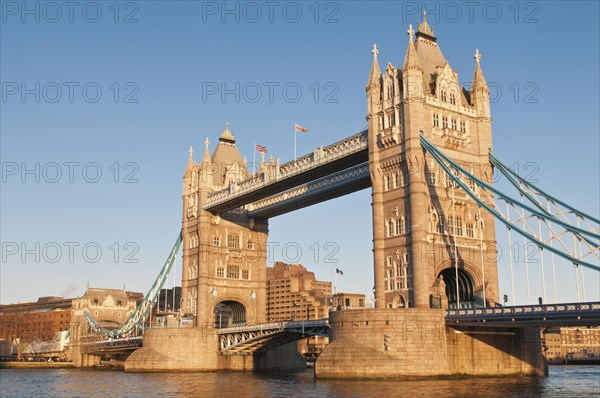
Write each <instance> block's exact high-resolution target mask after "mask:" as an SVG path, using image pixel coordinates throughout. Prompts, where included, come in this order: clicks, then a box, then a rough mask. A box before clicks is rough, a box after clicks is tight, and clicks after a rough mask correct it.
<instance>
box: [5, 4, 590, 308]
mask: <svg viewBox="0 0 600 398" xmlns="http://www.w3.org/2000/svg"><path fill="white" fill-rule="evenodd" d="M61 4H62V2H56V3H54V2H49V3H43V2H6V1H2V2H1V7H2V9H1V11H2V20H1V24H0V74H1V76H0V80H1V81H2V98H1V102H0V105H1V114H0V116H1V117H0V119H1V120H0V128H1V141H0V142H1V149H0V154H1V156H2V173H3V174H2V185H1V218H2V221H1V229H0V232H1V235H2V236H1V241H2V244H3V252H2V257H3V258H2V262H1V264H0V267H1V268H0V276H1V281H0V289H1V292H0V302H2V303H10V302H18V301H28V300H35V299H36V298H37V297H38V296H46V295H64V296H74V295H80V294H82V293H83V291H84V290H85V286H86V284H87V283H88V281H89V283H90V285H91V286H96V287H113V288H119V287H122V286H123V285H124V284H125V286H126V287H127V289H129V290H134V291H144V292H145V291H146V290H147V289H148V288H149V286H150V285H151V283H152V281H153V279H154V278H155V276H156V274H157V273H158V271H159V269H160V267H161V266H162V263H163V261H164V259H165V258H166V256H167V254H168V251H169V249H170V247H171V245H172V243H173V240H174V239H175V237H176V235H177V233H178V231H179V229H180V226H181V188H182V180H181V178H182V175H183V171H184V169H185V165H186V162H187V157H188V147H189V146H190V145H193V146H194V148H195V150H196V158H197V159H198V158H199V157H200V156H201V152H202V151H203V144H202V143H203V141H204V139H205V137H209V139H210V140H211V142H213V146H211V149H212V148H214V143H215V142H216V140H217V138H218V135H219V133H220V132H221V131H222V130H223V129H224V126H225V123H226V122H227V121H229V123H230V126H231V130H232V131H233V133H234V134H235V136H236V139H237V142H238V147H239V149H240V151H241V153H242V156H247V158H248V159H249V160H250V161H251V160H252V158H253V152H252V149H253V146H254V143H258V144H260V145H263V146H266V147H268V149H269V154H273V156H275V157H279V158H281V161H282V162H285V161H288V160H290V159H291V158H292V157H293V125H294V122H298V123H301V124H302V125H304V126H306V127H308V128H309V129H310V132H309V133H308V134H305V135H301V136H298V153H299V154H302V153H305V152H309V151H311V150H312V149H313V148H315V147H317V146H320V145H326V144H329V143H333V142H335V141H337V140H339V139H342V138H344V137H347V136H349V135H351V134H354V133H355V132H358V131H360V130H361V129H362V128H364V127H365V126H366V121H365V113H366V99H365V91H364V87H365V84H366V80H367V77H368V75H369V70H370V66H371V61H372V56H371V53H370V50H371V48H372V46H373V43H377V46H378V48H379V50H380V54H379V60H380V64H382V67H383V66H384V65H385V64H387V62H388V61H389V62H391V63H392V64H393V65H395V66H401V64H402V61H403V59H404V55H405V51H406V47H407V35H406V30H407V29H408V25H409V24H413V25H414V26H416V24H417V21H418V20H420V19H422V17H421V15H420V11H418V10H419V9H422V8H423V7H424V6H426V7H427V9H428V13H429V14H428V15H429V16H428V21H429V22H430V24H431V25H432V26H433V28H434V30H435V34H436V36H437V37H438V43H439V45H440V47H441V49H442V51H443V52H444V54H445V56H446V58H447V60H448V61H449V62H450V65H451V66H452V68H453V69H454V70H456V71H458V73H459V80H460V81H461V82H464V83H467V84H468V83H470V80H471V78H472V76H473V70H474V60H473V54H474V51H475V49H476V48H478V49H479V50H480V51H481V53H482V60H481V64H482V68H483V71H484V74H485V77H486V79H487V81H488V83H489V84H490V85H493V88H494V89H493V90H492V95H493V96H494V98H493V103H492V116H493V118H494V122H493V136H494V153H495V154H496V156H497V157H499V158H500V159H502V160H503V161H504V162H505V163H507V164H509V165H514V166H515V167H516V168H517V169H519V170H520V172H521V173H523V174H528V173H529V172H531V171H533V172H534V174H535V175H534V177H535V178H536V179H538V180H539V184H540V185H541V186H542V187H544V188H545V189H546V190H547V191H549V192H552V193H554V194H556V196H558V197H560V198H561V199H564V200H565V201H567V202H568V203H571V204H573V205H574V206H575V207H577V208H580V209H582V210H585V211H588V212H589V213H592V214H594V215H596V216H597V215H598V212H599V207H600V205H599V202H598V196H599V180H600V176H599V170H600V164H599V152H600V150H599V147H600V143H599V113H598V109H599V108H600V106H599V92H600V90H599V86H600V82H599V70H600V62H599V53H600V51H599V47H600V44H599V37H600V32H599V22H598V21H599V6H598V3H597V2H591V1H590V2H558V1H556V2H522V3H514V2H473V6H472V8H471V9H469V8H467V6H465V5H464V3H463V2H449V3H445V2H392V1H381V2H378V1H372V2H361V1H346V2H320V3H314V2H312V1H311V2H274V3H273V4H274V5H273V6H272V7H273V8H272V9H269V7H270V6H269V5H268V3H266V2H250V3H243V2H227V3H223V2H199V1H198V2H196V1H171V2H167V1H137V2H120V3H118V7H115V4H114V2H113V1H108V2H103V1H97V2H76V3H75V5H74V6H73V9H71V10H70V9H68V8H66V6H64V5H61ZM258 10H260V14H259V13H257V12H258ZM270 11H271V13H270ZM269 87H272V88H273V91H272V93H270V91H269ZM215 88H216V89H217V90H218V92H217V93H214V90H215ZM257 88H258V89H260V91H257ZM223 89H225V90H229V91H226V92H225V94H223ZM298 89H300V91H301V93H300V92H299V91H298ZM26 90H29V91H26ZM211 90H212V91H211ZM24 93H25V94H24ZM270 94H272V95H270ZM236 96H237V97H236ZM36 97H37V98H36ZM25 170H33V171H31V172H30V173H27V172H25ZM70 171H72V172H73V174H72V176H71V175H69V172H70ZM57 172H60V174H57ZM98 172H100V173H101V174H98ZM36 178H37V179H39V181H36ZM505 235H506V233H505V231H504V230H503V229H500V228H498V237H499V242H500V244H501V245H505V246H506V238H505ZM371 238H372V233H371V206H370V192H369V190H365V191H361V192H359V193H355V194H352V195H349V196H346V197H343V198H340V199H336V200H335V201H331V202H327V203H323V204H320V205H317V206H313V207H311V208H307V209H303V210H300V211H297V212H294V213H290V214H287V215H284V216H280V217H277V218H274V219H272V220H271V221H270V235H269V241H270V242H273V248H274V250H273V256H272V258H271V259H270V260H272V261H276V260H296V259H297V257H298V256H297V255H296V248H298V247H299V248H300V249H301V256H300V258H299V261H300V262H301V263H303V264H305V265H306V266H307V267H308V268H309V269H310V270H312V271H314V272H315V273H316V275H317V277H318V278H320V279H324V280H333V278H334V274H335V268H336V267H337V268H340V269H343V270H344V276H342V277H339V278H338V279H337V283H338V290H339V291H355V292H363V293H366V294H371V288H372V286H373V271H372V269H373V267H372V254H371ZM315 243H316V245H315ZM328 243H333V245H332V244H328ZM36 244H37V245H39V246H36ZM37 247H39V249H38V248H37ZM70 247H71V248H72V250H73V251H72V253H70V250H69V248H70ZM284 247H285V248H287V252H286V250H284V249H283V248H284ZM317 247H318V248H319V250H318V255H317V250H316V249H317ZM15 248H16V249H15ZM23 249H25V250H29V252H24V251H23ZM98 249H99V250H101V252H98ZM15 250H17V252H16V253H14V254H13V252H14V251H15ZM334 252H335V253H334ZM36 254H39V258H36ZM70 254H72V255H71V256H70ZM328 254H329V256H327V255H328ZM70 257H71V258H70ZM132 260H137V261H138V262H132ZM332 260H337V262H333V261H332ZM546 261H547V264H548V262H549V260H548V259H547V260H546ZM499 268H500V278H501V280H500V281H501V288H500V290H501V291H500V293H501V294H503V293H509V292H510V286H508V285H507V280H508V277H507V275H508V272H507V258H506V256H505V257H504V258H501V259H500V263H499ZM521 268H522V267H521ZM180 269H181V268H180V265H178V271H177V272H178V275H177V277H176V279H177V280H179V279H180ZM538 269H539V266H538V268H533V267H532V270H531V274H532V279H533V275H534V270H536V271H535V272H537V274H536V275H538V276H539V271H537V270H538ZM519 272H520V271H519ZM519 276H520V277H519ZM585 277H586V299H588V300H592V299H593V300H600V297H599V296H600V293H599V290H600V287H599V279H598V274H597V273H593V272H591V271H587V272H586V274H585ZM547 278H549V276H548V275H547ZM522 279H524V278H523V273H522V272H521V273H520V274H517V280H519V282H518V283H519V286H521V287H522V285H521V283H522V282H520V281H521V280H522ZM537 279H539V277H538V278H537ZM557 279H558V280H559V281H560V283H561V284H560V286H559V292H558V298H559V301H575V300H576V293H575V279H574V277H573V271H572V269H571V267H570V266H569V265H568V264H557ZM172 281H173V278H171V280H170V281H169V285H171V283H172ZM533 289H534V291H532V296H533V297H537V296H538V295H540V294H538V293H536V292H537V291H539V287H537V290H535V289H536V288H535V287H534V288H533ZM517 290H518V291H519V292H520V293H519V294H517V297H516V302H517V303H519V302H520V303H525V302H526V300H527V297H526V294H525V293H523V292H524V289H523V288H522V289H517ZM548 291H550V287H549V288H548Z"/></svg>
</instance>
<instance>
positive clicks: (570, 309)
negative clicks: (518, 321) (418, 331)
mask: <svg viewBox="0 0 600 398" xmlns="http://www.w3.org/2000/svg"><path fill="white" fill-rule="evenodd" d="M591 311H600V302H593V303H565V304H542V305H519V306H511V307H493V308H469V309H447V310H446V316H448V317H470V316H480V315H485V316H490V317H494V316H505V315H514V316H520V315H522V316H527V315H535V314H563V313H564V314H568V313H576V312H591Z"/></svg>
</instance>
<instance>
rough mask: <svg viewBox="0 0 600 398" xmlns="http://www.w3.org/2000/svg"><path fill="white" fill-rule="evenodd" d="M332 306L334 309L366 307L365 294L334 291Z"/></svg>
mask: <svg viewBox="0 0 600 398" xmlns="http://www.w3.org/2000/svg"><path fill="white" fill-rule="evenodd" d="M333 307H334V308H335V309H336V310H349V309H353V308H366V299H365V295H364V294H359V293H336V294H334V295H333Z"/></svg>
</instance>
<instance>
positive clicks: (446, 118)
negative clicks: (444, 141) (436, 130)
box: [442, 116, 448, 129]
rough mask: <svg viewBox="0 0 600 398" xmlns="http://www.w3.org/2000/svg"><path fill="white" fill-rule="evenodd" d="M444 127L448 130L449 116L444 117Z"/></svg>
mask: <svg viewBox="0 0 600 398" xmlns="http://www.w3.org/2000/svg"><path fill="white" fill-rule="evenodd" d="M442 127H443V128H445V129H447V128H448V116H442Z"/></svg>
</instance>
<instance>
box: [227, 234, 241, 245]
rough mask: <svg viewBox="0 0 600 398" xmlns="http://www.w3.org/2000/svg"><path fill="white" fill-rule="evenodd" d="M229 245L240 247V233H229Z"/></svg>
mask: <svg viewBox="0 0 600 398" xmlns="http://www.w3.org/2000/svg"><path fill="white" fill-rule="evenodd" d="M227 247H229V248H232V249H239V248H240V236H239V235H238V234H234V233H231V234H228V235H227Z"/></svg>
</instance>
